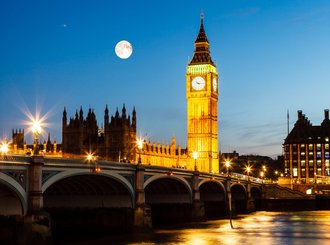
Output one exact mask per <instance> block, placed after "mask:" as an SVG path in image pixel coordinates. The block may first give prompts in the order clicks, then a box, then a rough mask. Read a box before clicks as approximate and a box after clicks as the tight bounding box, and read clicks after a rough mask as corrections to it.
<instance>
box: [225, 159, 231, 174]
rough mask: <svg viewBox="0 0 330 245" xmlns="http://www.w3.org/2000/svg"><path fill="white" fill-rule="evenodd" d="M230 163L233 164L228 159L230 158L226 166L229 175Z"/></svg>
mask: <svg viewBox="0 0 330 245" xmlns="http://www.w3.org/2000/svg"><path fill="white" fill-rule="evenodd" d="M230 164H231V163H230V161H228V160H227V161H226V162H225V165H226V168H227V175H228V176H229V168H230Z"/></svg>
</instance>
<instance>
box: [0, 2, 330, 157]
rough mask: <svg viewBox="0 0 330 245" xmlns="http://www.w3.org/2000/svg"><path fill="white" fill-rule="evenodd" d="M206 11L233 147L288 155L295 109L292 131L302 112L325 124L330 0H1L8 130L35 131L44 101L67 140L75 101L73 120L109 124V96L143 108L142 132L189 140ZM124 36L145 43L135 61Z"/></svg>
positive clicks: (222, 131) (225, 131)
mask: <svg viewBox="0 0 330 245" xmlns="http://www.w3.org/2000/svg"><path fill="white" fill-rule="evenodd" d="M201 9H203V11H204V16H205V19H204V23H205V30H206V34H207V37H208V39H209V41H210V45H211V55H212V58H213V60H215V61H216V64H217V68H218V71H219V74H220V81H219V92H220V96H219V146H220V150H221V151H222V152H231V151H233V150H237V151H238V152H239V153H240V154H243V153H244V154H245V153H252V154H261V155H268V156H272V157H274V156H276V155H277V154H281V152H282V143H283V139H284V138H285V137H286V132H287V123H286V122H287V119H286V117H287V110H289V112H290V128H292V126H293V124H294V122H295V121H296V118H297V116H296V114H297V110H300V109H301V110H303V113H305V114H306V116H307V117H309V119H310V120H311V122H312V123H313V124H314V125H317V124H320V123H321V121H322V120H323V110H324V109H326V108H329V107H330V104H329V102H330V92H329V91H330V1H328V0H324V1H322V0H314V1H311V0H259V1H258V0H249V1H247V0H230V1H229V0H204V1H202V0H179V1H178V0H176V1H172V0H166V1H163V0H159V1H155V0H153V1H150V0H146V1H112V0H108V1H97V0H96V1H90V0H75V1H74V0H66V1H63V0H47V1H45V0H40V1H34V0H29V1H24V0H21V1H19V0H2V1H1V2H0V30H1V38H0V115H1V116H0V130H1V132H0V133H1V135H0V138H4V137H8V138H11V130H12V129H13V128H26V126H25V125H24V124H23V122H24V121H26V120H27V116H26V115H25V114H24V113H23V111H27V110H29V111H30V112H31V113H32V114H33V115H34V114H35V113H36V108H41V109H40V111H41V114H42V115H44V114H46V113H48V114H47V115H48V118H47V122H48V123H49V125H48V128H46V131H47V132H50V134H51V137H52V138H53V137H54V136H55V137H56V138H57V141H58V142H61V120H62V112H63V108H64V106H66V108H67V111H68V116H74V113H75V110H76V109H79V108H80V106H82V107H83V109H84V112H85V115H86V114H87V111H88V108H89V107H91V108H93V109H94V110H95V112H96V115H97V119H98V123H99V124H100V125H101V124H103V115H104V109H105V105H106V104H107V105H108V107H109V110H110V114H114V113H115V110H116V107H118V108H119V109H120V110H121V108H122V105H123V104H124V103H125V105H126V108H127V110H128V111H129V112H130V113H131V111H132V109H133V107H134V106H135V107H136V110H137V118H138V132H139V134H140V135H143V136H146V137H147V138H148V139H150V140H151V141H160V142H164V143H166V142H170V140H171V137H172V135H175V136H176V138H177V142H178V143H180V144H181V145H182V146H183V147H185V146H186V134H187V131H186V125H187V122H186V98H185V72H186V67H187V62H188V61H189V58H191V57H192V55H193V49H194V41H195V38H196V36H197V33H198V30H199V26H200V11H201ZM122 39H125V40H128V41H130V42H131V43H132V45H133V49H134V51H133V55H132V56H131V57H130V58H129V59H127V60H121V59H119V58H118V57H117V56H116V55H115V52H114V47H115V45H116V43H117V42H118V41H120V40H122ZM44 137H46V136H44ZM27 140H28V141H29V140H30V138H29V137H28V139H27ZM30 142H31V141H30ZM28 143H29V142H28Z"/></svg>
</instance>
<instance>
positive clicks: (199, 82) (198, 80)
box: [191, 77, 205, 90]
mask: <svg viewBox="0 0 330 245" xmlns="http://www.w3.org/2000/svg"><path fill="white" fill-rule="evenodd" d="M191 84H192V87H193V89H195V90H202V89H203V88H204V87H205V80H204V78H202V77H195V78H194V79H193V80H192V82H191Z"/></svg>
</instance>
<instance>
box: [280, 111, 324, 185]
mask: <svg viewBox="0 0 330 245" xmlns="http://www.w3.org/2000/svg"><path fill="white" fill-rule="evenodd" d="M329 138H330V120H329V110H324V120H323V122H322V123H321V125H318V126H313V125H312V124H311V122H310V121H309V120H308V118H307V117H306V116H305V115H304V114H302V111H301V110H299V111H298V120H297V121H296V123H295V125H294V127H293V129H292V130H291V132H290V133H289V135H288V136H287V138H286V139H285V141H284V162H285V174H286V176H289V177H291V181H292V183H296V184H305V183H306V184H309V183H317V182H324V181H325V180H326V179H329V178H328V176H329V159H330V158H329V152H330V150H329Z"/></svg>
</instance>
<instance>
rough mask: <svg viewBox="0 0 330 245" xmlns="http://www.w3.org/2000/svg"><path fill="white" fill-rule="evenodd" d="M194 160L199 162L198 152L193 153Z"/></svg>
mask: <svg viewBox="0 0 330 245" xmlns="http://www.w3.org/2000/svg"><path fill="white" fill-rule="evenodd" d="M193 158H194V160H197V158H198V152H197V151H194V152H193Z"/></svg>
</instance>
